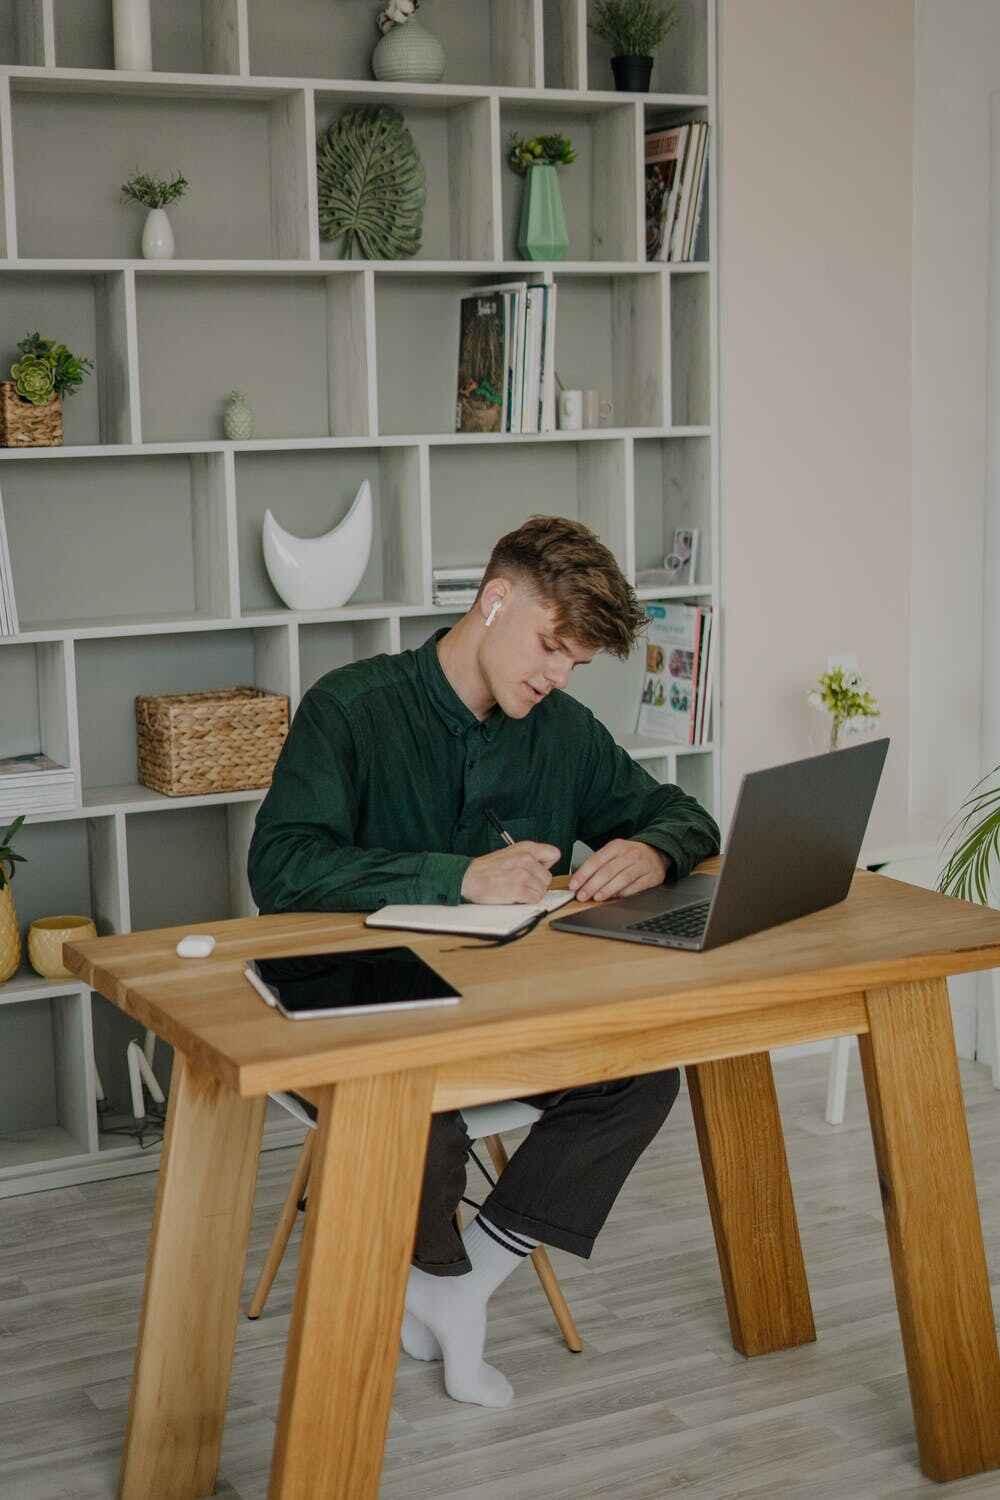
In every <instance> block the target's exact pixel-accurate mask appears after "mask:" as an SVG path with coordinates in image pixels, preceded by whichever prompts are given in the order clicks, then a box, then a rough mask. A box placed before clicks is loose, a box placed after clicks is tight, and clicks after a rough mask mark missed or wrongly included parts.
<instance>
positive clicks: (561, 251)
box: [517, 162, 569, 260]
mask: <svg viewBox="0 0 1000 1500" xmlns="http://www.w3.org/2000/svg"><path fill="white" fill-rule="evenodd" d="M517 248H518V250H519V251H520V252H521V259H522V260H564V259H565V258H566V251H567V250H568V249H569V235H568V234H567V233H566V216H565V215H564V213H563V206H562V194H561V193H560V191H559V179H558V177H557V176H556V168H555V167H554V166H553V165H552V163H551V162H538V163H536V165H535V166H533V167H529V168H528V180H527V181H526V182H525V184H524V197H523V198H522V199H521V223H520V226H519V228H518V231H517Z"/></svg>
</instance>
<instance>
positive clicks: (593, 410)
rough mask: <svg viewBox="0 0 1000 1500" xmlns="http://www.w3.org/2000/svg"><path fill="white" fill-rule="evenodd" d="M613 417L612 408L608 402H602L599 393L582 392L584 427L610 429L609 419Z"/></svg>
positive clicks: (592, 391) (591, 391)
mask: <svg viewBox="0 0 1000 1500" xmlns="http://www.w3.org/2000/svg"><path fill="white" fill-rule="evenodd" d="M613 415H614V407H613V406H612V404H611V402H610V401H602V400H601V393H600V391H594V390H590V391H584V393H583V425H584V427H610V426H611V418H612V416H613Z"/></svg>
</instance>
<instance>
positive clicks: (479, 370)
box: [455, 281, 557, 432]
mask: <svg viewBox="0 0 1000 1500" xmlns="http://www.w3.org/2000/svg"><path fill="white" fill-rule="evenodd" d="M556 292H557V288H556V287H555V286H528V284H527V282H525V281H511V282H505V283H503V284H502V285H500V286H491V287H480V288H478V290H476V291H475V292H466V293H464V294H463V295H462V298H461V311H460V316H459V337H458V394H457V398H456V402H455V431H456V432H554V431H555V426H556V381H555V349H556Z"/></svg>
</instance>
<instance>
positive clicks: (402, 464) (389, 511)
mask: <svg viewBox="0 0 1000 1500" xmlns="http://www.w3.org/2000/svg"><path fill="white" fill-rule="evenodd" d="M420 467H421V465H420V451H419V449H417V448H416V447H413V448H353V447H352V448H338V449H333V450H331V449H311V450H306V451H300V452H296V453H290V452H285V451H281V452H270V453H268V452H264V453H261V452H257V453H238V454H237V455H236V511H237V530H238V538H239V567H240V608H241V610H242V612H243V613H244V614H250V615H252V614H255V613H257V612H259V611H261V610H269V609H276V608H284V605H283V603H282V600H281V599H280V597H279V595H278V594H277V593H276V591H275V589H274V586H273V584H272V583H271V580H270V578H269V577H268V575H267V570H266V568H265V566H264V553H263V547H262V544H261V534H262V529H263V523H264V512H265V511H266V510H267V509H269V508H270V509H271V510H272V511H273V512H274V517H275V520H276V521H277V522H278V524H279V525H280V526H282V527H284V528H285V530H286V531H290V532H291V533H292V534H293V535H294V536H299V537H311V536H319V535H321V534H322V533H323V532H326V531H330V530H331V529H332V528H333V527H334V526H335V525H337V524H338V522H340V521H341V520H343V518H344V516H345V515H346V513H347V511H348V509H349V508H350V506H351V504H352V502H353V500H354V497H355V495H356V494H357V491H358V488H359V486H360V485H361V483H362V482H363V481H364V480H365V479H367V480H368V481H369V482H370V484H371V488H372V502H373V512H374V525H373V541H372V551H371V559H370V561H369V564H368V567H367V569H366V571H365V575H364V577H363V578H362V580H361V583H360V585H359V586H358V588H357V590H356V591H355V593H354V594H353V595H352V597H351V599H350V601H349V602H350V604H352V605H361V604H373V603H381V602H388V603H393V604H420V603H423V602H424V591H425V587H426V579H427V571H428V569H427V560H426V558H425V557H424V555H423V543H422V535H423V528H422V524H421V504H420ZM0 477H2V476H0Z"/></svg>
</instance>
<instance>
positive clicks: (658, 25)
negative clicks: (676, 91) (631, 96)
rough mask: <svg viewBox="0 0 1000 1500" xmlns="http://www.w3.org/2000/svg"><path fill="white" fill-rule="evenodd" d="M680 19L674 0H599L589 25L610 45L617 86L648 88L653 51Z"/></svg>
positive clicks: (634, 90) (633, 89)
mask: <svg viewBox="0 0 1000 1500" xmlns="http://www.w3.org/2000/svg"><path fill="white" fill-rule="evenodd" d="M679 21H680V15H679V14H678V9H677V5H676V4H675V3H673V0H671V3H670V4H668V5H667V6H665V7H661V6H659V5H657V4H656V0H596V4H595V5H594V17H593V20H592V21H591V22H590V29H591V31H592V32H593V33H594V35H595V36H599V37H600V38H601V40H602V41H605V42H607V43H608V45H609V47H610V48H611V71H612V73H613V74H614V79H615V88H616V89H620V90H623V91H626V92H629V93H639V94H644V93H647V92H648V90H649V80H650V77H651V75H652V71H653V53H654V52H655V51H656V49H657V47H659V45H660V43H661V42H662V41H663V39H664V38H665V37H666V36H669V34H670V32H671V31H673V29H674V27H675V26H677V25H678V23H679Z"/></svg>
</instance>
